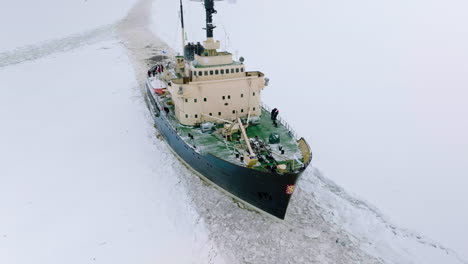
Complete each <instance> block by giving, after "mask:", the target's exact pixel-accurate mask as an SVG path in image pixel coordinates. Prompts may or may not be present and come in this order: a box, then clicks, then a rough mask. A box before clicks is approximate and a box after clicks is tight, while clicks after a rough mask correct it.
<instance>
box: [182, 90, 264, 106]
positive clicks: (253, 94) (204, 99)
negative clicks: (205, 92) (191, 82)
mask: <svg viewBox="0 0 468 264" xmlns="http://www.w3.org/2000/svg"><path fill="white" fill-rule="evenodd" d="M252 96H255V92H253V93H252ZM240 97H241V98H244V94H241V95H240ZM221 98H222V99H223V100H226V96H225V95H223V96H222V97H221ZM227 99H231V96H230V95H228V96H227ZM188 101H189V100H188V98H185V102H186V103H188ZM207 101H208V99H207V98H206V97H205V98H203V102H207ZM193 102H194V103H196V102H198V99H196V98H195V99H193Z"/></svg>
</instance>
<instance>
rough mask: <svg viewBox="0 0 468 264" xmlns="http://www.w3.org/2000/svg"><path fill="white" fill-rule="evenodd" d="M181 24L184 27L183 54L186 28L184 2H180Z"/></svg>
mask: <svg viewBox="0 0 468 264" xmlns="http://www.w3.org/2000/svg"><path fill="white" fill-rule="evenodd" d="M180 23H181V25H182V54H183V53H184V49H185V26H184V6H183V5H182V0H180Z"/></svg>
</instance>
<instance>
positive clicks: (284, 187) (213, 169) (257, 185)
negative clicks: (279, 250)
mask: <svg viewBox="0 0 468 264" xmlns="http://www.w3.org/2000/svg"><path fill="white" fill-rule="evenodd" d="M146 90H147V89H146ZM151 96H152V95H151V94H150V93H149V92H148V90H147V91H146V97H147V98H146V99H147V103H148V106H149V108H150V111H151V115H152V117H153V120H154V123H155V126H156V128H157V129H158V131H159V132H160V134H161V135H162V137H163V138H164V140H165V141H166V143H167V144H168V145H169V147H170V148H171V149H172V150H173V152H175V154H177V156H178V157H179V158H180V159H182V160H183V161H184V163H185V164H187V165H188V166H190V167H191V168H192V169H193V170H195V171H196V172H197V173H199V174H200V175H201V176H202V177H203V178H205V179H207V180H208V181H210V182H211V183H213V184H215V185H217V186H218V187H220V188H221V189H223V190H224V191H226V192H228V193H229V194H231V195H233V196H234V197H235V198H237V199H239V200H241V201H243V202H245V203H248V204H249V205H251V206H253V207H256V208H258V209H260V210H262V211H264V212H267V213H269V214H271V215H273V216H275V217H278V218H280V219H284V217H285V215H286V210H287V208H288V204H289V200H290V198H291V195H292V191H293V189H294V186H295V184H296V181H297V180H298V178H299V176H300V174H301V173H302V171H301V172H298V173H289V174H278V173H274V172H263V171H258V170H254V169H250V168H246V167H242V166H239V165H236V164H233V163H230V162H228V161H225V160H223V159H220V158H218V157H216V156H214V155H211V154H201V153H198V152H197V151H196V149H195V148H193V147H192V146H190V145H189V144H187V143H186V142H185V141H184V140H183V139H182V138H181V137H180V136H179V135H178V133H177V131H176V130H175V129H174V128H173V127H172V126H171V124H170V123H169V121H168V120H167V117H166V114H165V113H164V111H160V109H161V108H160V107H159V106H158V104H157V103H156V102H155V100H154V98H151Z"/></svg>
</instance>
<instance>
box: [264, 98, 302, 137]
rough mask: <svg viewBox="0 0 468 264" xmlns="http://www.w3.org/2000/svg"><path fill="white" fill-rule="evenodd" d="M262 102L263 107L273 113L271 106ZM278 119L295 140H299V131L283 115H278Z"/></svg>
mask: <svg viewBox="0 0 468 264" xmlns="http://www.w3.org/2000/svg"><path fill="white" fill-rule="evenodd" d="M261 104H262V107H263V109H265V110H267V111H268V112H269V113H271V108H270V107H269V106H268V105H266V104H265V103H263V102H262V103H261ZM277 120H278V121H279V122H280V123H281V124H282V125H283V126H284V127H285V128H286V129H287V130H288V131H289V135H290V136H291V137H292V138H294V139H295V140H299V137H298V136H297V133H296V131H294V129H292V127H291V126H290V125H289V123H288V122H286V121H285V120H284V119H283V118H281V117H278V118H277Z"/></svg>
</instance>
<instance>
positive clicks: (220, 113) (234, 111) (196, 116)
mask: <svg viewBox="0 0 468 264" xmlns="http://www.w3.org/2000/svg"><path fill="white" fill-rule="evenodd" d="M252 110H253V111H255V110H256V108H255V107H254V108H252ZM236 112H237V111H236V110H232V113H233V114H235V113H236ZM240 112H241V113H244V109H241V110H240ZM209 115H210V116H213V113H209ZM221 115H222V112H218V116H221ZM194 117H195V118H198V115H197V114H195V115H194ZM185 118H189V115H188V114H185Z"/></svg>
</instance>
